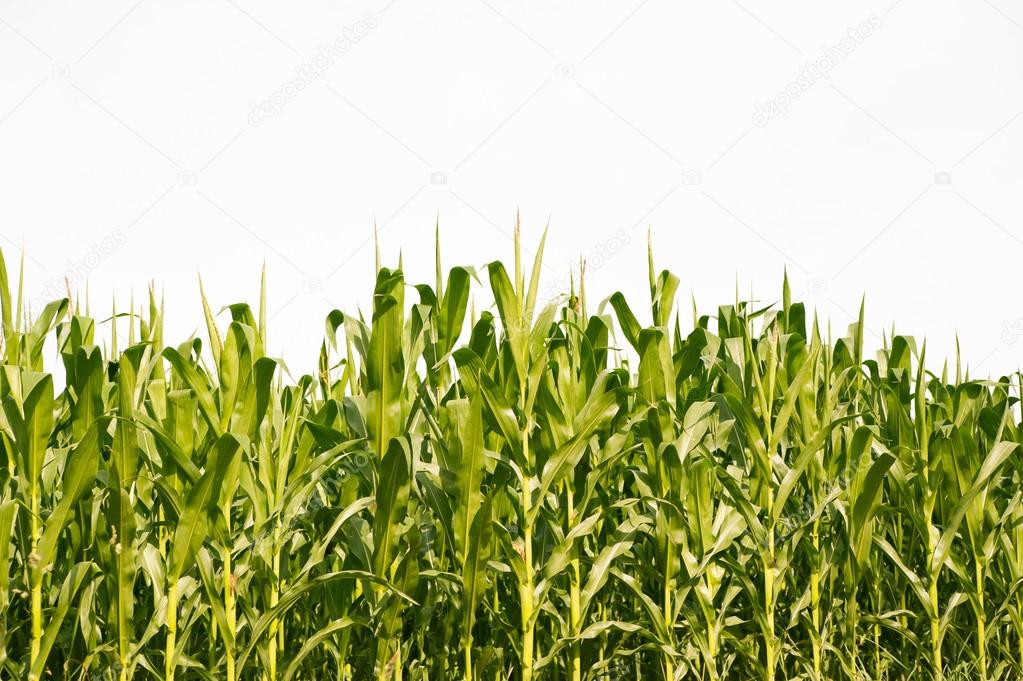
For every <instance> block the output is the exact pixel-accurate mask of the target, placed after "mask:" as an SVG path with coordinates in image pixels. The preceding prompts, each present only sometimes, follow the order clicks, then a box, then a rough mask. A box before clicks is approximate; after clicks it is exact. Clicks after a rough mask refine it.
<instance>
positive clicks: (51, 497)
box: [0, 224, 1023, 681]
mask: <svg viewBox="0 0 1023 681" xmlns="http://www.w3.org/2000/svg"><path fill="white" fill-rule="evenodd" d="M438 231H439V230H438ZM438 236H439V235H438ZM522 241H523V237H522V230H521V228H520V226H519V225H518V224H516V230H515V248H514V253H513V258H512V260H511V263H510V266H509V267H506V266H505V265H504V264H503V263H501V262H500V261H494V262H490V263H487V264H485V265H483V266H481V267H479V268H476V267H472V266H468V265H463V266H455V267H452V268H450V269H448V270H445V269H444V268H443V266H442V260H441V249H440V242H439V238H438V244H437V252H436V256H435V269H436V276H435V278H434V279H433V281H431V282H429V283H419V284H413V283H411V282H408V281H407V280H406V275H405V273H404V272H403V270H402V267H401V262H400V260H399V262H398V263H397V267H384V266H382V264H381V262H380V259H379V256H378V260H377V276H376V281H375V282H373V283H372V285H371V286H367V293H368V294H371V295H372V299H371V301H370V304H369V305H368V307H367V308H366V310H367V311H368V315H367V316H363V315H362V314H361V313H360V312H359V311H358V310H356V311H350V312H345V311H340V310H332V311H330V312H329V314H328V315H327V317H326V324H325V330H324V338H323V342H322V344H321V346H320V352H319V356H318V357H317V358H314V359H315V360H316V363H315V366H316V371H315V372H314V373H313V374H311V375H301V376H297V377H293V376H292V375H291V374H290V373H288V372H287V370H286V368H285V366H284V363H283V362H282V361H281V360H280V359H279V358H275V357H273V356H271V355H270V354H269V350H268V348H270V347H272V346H271V344H270V342H269V335H268V334H270V333H271V332H273V329H269V328H268V322H267V287H268V283H267V278H266V276H265V273H264V275H263V277H262V279H261V280H260V282H259V289H258V305H255V306H252V307H250V306H249V305H247V304H245V303H234V304H229V305H226V306H223V307H219V306H218V305H217V304H214V302H213V301H212V298H211V297H210V296H208V292H207V290H206V289H205V287H204V286H203V285H202V282H200V299H199V300H198V301H196V311H197V315H196V318H197V320H200V321H199V324H197V327H198V328H202V329H203V331H202V333H201V334H198V335H196V336H193V337H190V338H183V339H176V340H175V342H174V343H167V342H166V341H165V331H164V323H163V320H164V303H163V300H162V297H161V296H160V294H159V293H158V292H157V291H156V290H155V289H154V288H151V289H150V290H149V293H148V295H147V297H146V299H145V300H144V301H143V303H142V304H141V305H139V304H137V303H136V301H135V300H134V298H132V299H131V302H130V303H129V304H128V305H127V306H123V305H122V306H120V307H119V306H118V305H117V304H116V303H115V304H114V305H113V307H112V309H111V312H110V314H109V316H106V315H97V316H94V315H93V314H92V309H91V306H90V302H89V300H88V298H87V296H86V298H85V299H84V300H83V299H81V298H76V297H74V296H73V294H72V292H70V291H69V293H68V297H67V298H62V299H60V300H56V301H53V302H50V303H48V304H47V305H45V306H44V307H43V308H42V309H40V310H29V309H27V307H26V305H25V304H24V300H26V299H27V297H28V296H27V292H26V290H25V286H24V283H23V282H24V261H22V263H21V265H20V270H19V272H18V273H16V275H15V276H11V273H10V272H9V271H8V268H7V265H6V261H5V260H4V259H3V256H2V254H0V327H2V328H0V331H2V335H0V340H2V346H0V454H2V457H3V461H2V463H3V465H2V467H0V676H2V677H3V678H12V679H30V680H36V679H38V680H40V681H41V680H42V679H68V680H71V679H75V680H78V679H90V678H104V679H116V680H117V681H129V680H131V679H150V678H151V679H162V680H163V681H171V680H172V679H174V680H177V681H181V680H186V679H226V680H227V681H256V680H258V681H291V680H292V679H305V678H316V679H321V678H330V679H336V680H338V681H346V680H350V681H355V680H361V679H374V680H375V681H395V680H401V681H420V680H424V681H425V680H426V679H441V680H452V681H454V680H460V681H499V680H507V679H515V680H519V681H541V680H546V679H570V680H571V681H584V680H587V681H611V680H615V681H618V680H621V679H664V680H666V681H677V680H681V679H701V680H705V681H719V680H724V679H732V678H754V679H762V680H764V681H777V680H779V679H812V680H814V681H820V680H824V679H850V680H855V681H859V680H860V679H874V680H877V681H881V680H893V679H904V680H907V681H908V680H910V679H934V678H945V679H949V680H951V679H959V678H969V679H979V680H980V681H1001V680H1008V679H1017V678H1021V677H1023V588H1021V585H1023V492H1021V484H1023V464H1021V461H1023V458H1021V452H1020V445H1021V444H1023V428H1021V422H1020V421H1021V417H1020V406H1019V401H1020V390H1021V376H1020V374H1018V373H1016V374H1013V375H1009V376H1002V377H998V378H994V379H978V378H971V377H970V375H969V371H968V370H967V369H966V368H964V367H963V366H962V362H961V360H960V358H959V357H958V355H957V356H956V357H955V358H953V361H954V366H952V367H951V368H950V367H949V365H948V364H947V363H946V365H945V366H944V367H943V368H942V370H941V371H940V372H936V370H935V369H934V367H931V368H930V369H929V368H928V363H927V361H926V354H927V353H926V352H925V350H924V347H925V346H924V344H923V343H921V344H920V346H919V349H918V346H917V343H916V341H915V340H914V339H912V338H909V337H907V336H904V335H899V334H897V333H896V332H895V330H894V329H893V330H891V332H890V333H886V334H885V336H884V338H883V341H882V343H881V347H879V348H877V349H876V352H875V351H871V350H868V348H867V347H866V345H867V344H866V342H865V338H864V331H865V328H866V326H865V308H864V307H862V306H861V309H860V314H859V317H858V318H857V319H856V320H853V323H852V324H851V325H850V326H849V330H848V332H847V333H846V334H845V335H841V336H839V337H837V338H833V337H832V334H831V331H830V327H829V326H828V325H826V324H825V323H824V322H823V321H822V320H819V319H817V318H814V317H811V316H810V311H808V310H807V309H806V308H805V307H804V305H803V304H802V303H801V302H799V301H798V300H793V297H792V292H791V289H790V286H789V282H788V278H787V276H786V277H783V281H782V286H781V295H780V299H779V303H778V304H777V305H766V304H761V303H759V302H757V301H755V300H752V299H750V300H747V299H744V298H743V297H741V296H739V295H738V294H737V295H736V296H735V298H734V300H732V301H731V302H729V303H726V304H724V305H721V306H719V307H717V308H716V309H714V310H713V311H712V312H711V313H700V311H699V310H698V308H697V306H696V304H695V302H694V303H693V306H692V307H693V310H692V313H691V314H690V313H689V312H688V311H684V309H683V306H680V305H679V291H680V289H681V288H682V287H683V279H681V278H680V277H678V276H676V275H675V274H672V273H671V272H670V271H668V270H658V269H656V268H655V263H654V251H653V248H652V246H651V247H650V248H649V249H648V257H647V262H646V263H645V265H646V268H647V270H648V271H647V281H646V283H648V285H649V300H648V301H644V302H643V303H642V304H635V303H636V302H637V301H628V300H626V298H625V296H623V295H622V294H620V293H613V294H612V295H610V296H609V297H608V298H606V299H604V300H603V301H601V302H600V303H599V304H596V305H594V304H593V299H592V297H590V296H589V293H590V292H589V291H588V290H587V281H586V277H585V264H584V263H583V264H581V266H580V267H579V269H578V271H577V273H575V274H574V275H573V277H572V280H571V284H570V287H569V290H567V291H565V292H563V295H560V296H558V297H556V298H554V299H552V300H549V301H541V300H540V299H539V295H538V292H539V290H540V283H541V271H542V267H543V258H544V242H545V238H541V239H540V240H539V242H538V244H537V247H536V249H535V256H534V258H533V262H532V264H531V265H529V266H527V265H526V263H524V258H523V251H524V250H525V249H524V248H523V245H522ZM122 300H123V299H122ZM477 300H481V301H488V302H489V303H490V304H486V305H483V306H479V307H478V306H477V303H476V301H477ZM491 301H492V302H491Z"/></svg>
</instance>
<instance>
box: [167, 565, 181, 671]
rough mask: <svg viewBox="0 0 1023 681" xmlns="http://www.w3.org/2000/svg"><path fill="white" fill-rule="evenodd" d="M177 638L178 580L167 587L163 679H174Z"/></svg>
mask: <svg viewBox="0 0 1023 681" xmlns="http://www.w3.org/2000/svg"><path fill="white" fill-rule="evenodd" d="M177 639H178V581H177V579H175V580H174V583H173V584H171V585H170V586H169V587H168V588H167V647H166V649H165V653H164V664H165V666H164V679H165V681H174V667H175V659H174V648H175V647H176V646H177Z"/></svg>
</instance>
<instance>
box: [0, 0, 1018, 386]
mask: <svg viewBox="0 0 1023 681" xmlns="http://www.w3.org/2000/svg"><path fill="white" fill-rule="evenodd" d="M360 22H361V23H360ZM850 30H852V31H853V33H854V34H855V35H856V37H855V38H850V37H849V35H850V34H849V31H850ZM356 34H359V37H358V40H354V39H352V40H347V41H346V40H344V39H342V40H341V41H338V38H339V37H342V38H343V37H344V36H346V35H347V36H352V35H356ZM328 46H329V47H330V48H331V49H333V50H335V52H334V53H333V54H331V53H330V51H329V50H328ZM324 55H328V56H324ZM808 64H816V65H817V67H816V68H818V69H819V68H827V69H828V75H827V77H824V76H821V75H814V72H813V71H808V70H806V68H805V67H806V65H808ZM303 65H308V66H307V67H306V68H305V70H304V75H302V76H300V75H298V73H299V72H298V71H296V69H297V68H298V69H301V68H303ZM311 69H315V73H314V72H313V71H311ZM297 78H303V79H304V87H303V88H302V89H301V90H299V91H292V90H291V89H290V88H291V86H289V85H286V84H288V83H292V82H294V81H295V80H296V79H297ZM801 79H802V80H801ZM0 82H2V83H3V87H2V88H0V236H2V238H0V247H2V248H3V249H4V250H5V253H6V254H7V257H8V260H9V261H13V260H16V259H17V257H16V253H15V251H16V250H17V248H18V247H19V246H20V245H21V244H22V243H24V245H25V248H26V249H27V252H28V255H29V257H30V260H29V262H28V265H29V272H28V275H29V282H30V285H31V288H32V294H31V295H30V298H35V299H38V298H40V297H42V296H43V295H44V293H45V292H46V291H47V290H48V288H49V287H48V283H49V282H53V281H60V280H62V279H63V278H64V277H65V276H69V277H70V278H71V279H72V283H73V284H74V285H76V286H78V287H81V288H84V281H85V278H86V276H87V278H88V281H89V286H90V290H91V294H92V296H91V297H92V301H93V304H94V306H95V307H100V306H102V308H103V310H104V311H105V310H106V309H107V307H108V305H109V303H108V301H109V300H110V298H111V295H112V293H113V292H114V291H116V292H117V293H118V296H119V299H120V300H122V301H123V302H127V298H128V295H129V292H130V291H132V290H134V291H135V292H136V294H137V297H141V296H142V295H143V294H144V291H145V287H146V285H147V283H148V282H149V281H150V280H151V279H153V280H155V281H156V282H157V283H158V284H162V285H164V286H165V287H166V293H167V313H168V320H167V324H168V334H167V335H168V338H167V340H168V342H171V341H173V342H178V341H179V340H183V339H184V337H186V336H187V335H189V334H190V333H192V332H193V331H194V330H196V329H199V328H201V327H202V315H201V310H200V307H199V301H198V292H197V291H198V289H197V285H196V273H197V272H202V274H203V276H204V278H205V280H206V285H207V290H208V293H209V294H210V297H211V298H212V302H213V303H214V304H215V305H224V304H228V303H231V302H235V301H237V300H239V299H243V298H246V299H249V300H252V301H255V299H256V296H257V294H258V276H259V268H260V265H261V263H262V261H263V260H264V259H265V260H266V262H267V267H268V269H269V281H270V304H271V310H272V321H271V328H270V335H271V339H270V346H271V349H272V350H274V351H276V352H278V353H280V354H281V355H283V356H284V357H285V358H286V359H287V361H288V363H289V365H290V366H291V367H292V369H293V370H303V371H308V370H311V369H313V367H314V366H315V359H316V350H317V348H318V346H319V342H320V339H321V335H322V330H323V318H324V316H325V314H326V313H327V312H328V311H329V310H330V309H331V308H333V307H338V308H341V309H345V310H353V309H355V307H356V306H357V305H362V306H363V308H364V309H365V307H366V306H367V304H368V301H369V298H370V294H371V292H372V283H373V282H372V268H373V248H372V242H371V234H372V225H373V221H374V218H375V219H376V221H377V222H378V224H379V227H380V235H381V240H382V252H383V255H384V258H385V261H388V262H391V263H394V262H396V260H397V256H398V251H399V249H400V250H403V252H404V262H405V266H406V271H407V272H408V274H409V279H410V280H412V281H416V282H418V281H431V282H432V271H433V259H432V257H433V256H432V240H433V226H434V222H435V219H436V217H437V215H438V214H439V216H440V223H441V231H442V241H443V247H444V248H443V250H444V259H445V263H446V265H448V266H450V265H454V264H465V265H481V264H482V263H485V262H487V261H489V260H493V259H498V258H501V259H505V260H510V257H511V240H510V238H509V235H510V234H511V229H512V225H513V220H514V213H515V209H516V207H520V208H521V210H522V215H523V224H524V233H525V236H526V238H527V239H529V240H531V241H533V240H535V239H537V238H538V237H539V234H540V231H541V230H542V228H543V225H544V224H545V223H547V221H548V219H549V220H550V225H551V234H550V238H549V243H548V251H547V267H546V268H545V276H546V277H547V282H548V283H546V284H545V285H544V290H551V287H556V286H557V285H558V283H559V282H564V281H565V278H566V276H567V273H568V271H569V267H570V266H571V265H573V264H574V263H575V262H576V261H577V259H578V257H579V256H580V255H584V256H588V257H590V258H591V259H590V265H589V277H588V291H589V294H590V297H591V299H592V300H594V301H596V300H597V299H599V298H602V297H604V296H606V295H608V294H610V293H611V292H612V291H613V290H615V289H619V288H620V289H622V290H623V291H624V292H625V293H626V295H627V296H628V298H629V299H630V301H631V302H632V303H633V307H634V308H636V309H641V308H642V309H645V287H646V260H645V231H646V228H647V227H648V226H649V227H652V229H653V234H654V241H655V246H656V250H657V261H658V266H659V267H667V268H669V269H671V270H673V271H674V272H676V273H677V274H678V275H679V276H680V277H681V279H682V291H683V296H684V297H683V301H682V302H683V305H687V301H688V292H689V291H690V290H691V291H692V292H693V293H694V294H695V296H696V298H697V301H698V303H699V304H700V307H701V308H702V310H704V311H706V312H708V313H710V312H713V311H714V309H715V307H716V305H717V304H719V303H722V302H729V301H731V300H732V299H733V298H734V292H735V287H736V285H737V283H738V286H739V287H740V290H741V291H743V292H747V291H749V290H751V289H752V291H753V292H754V294H755V295H756V296H757V297H758V298H760V299H761V300H764V301H770V300H776V299H777V298H778V297H779V295H780V281H781V275H782V270H783V267H785V266H787V267H788V271H789V274H790V278H791V280H792V286H793V291H794V294H795V295H797V296H799V297H801V298H804V299H805V300H806V302H807V303H808V305H809V306H810V307H815V308H816V309H818V310H819V311H820V313H821V314H822V315H825V316H828V317H830V318H831V320H832V322H833V328H834V329H835V331H836V333H838V332H841V331H842V330H844V328H845V326H846V324H847V323H849V322H850V321H853V319H854V318H855V313H856V309H857V307H858V304H859V299H860V296H861V295H862V294H866V296H867V313H868V326H869V327H870V330H871V331H872V333H873V334H875V335H868V337H867V338H868V342H872V343H873V344H874V345H876V344H878V343H879V342H880V341H879V335H878V334H880V333H881V330H882V329H886V328H889V327H890V326H891V324H892V322H893V321H896V322H897V324H896V329H897V331H899V332H903V333H908V334H912V335H915V336H917V337H918V338H920V337H923V336H925V335H926V336H927V338H928V347H929V355H930V356H935V355H937V356H941V355H944V354H946V353H948V352H949V351H950V350H951V349H952V348H953V347H954V337H955V334H956V333H957V332H958V334H959V338H960V340H961V343H962V347H963V352H964V355H965V357H966V358H967V359H968V360H969V362H970V363H971V365H973V367H974V371H975V373H979V374H983V375H987V374H988V373H991V374H994V375H997V374H999V373H1001V372H1007V371H1012V370H1014V369H1016V368H1017V366H1019V364H1020V359H1019V358H1020V355H1019V349H1020V348H1021V347H1023V305H1021V303H1020V302H1019V301H1020V291H1021V277H1020V263H1021V262H1023V224H1021V221H1023V201H1020V200H1019V197H1020V196H1021V195H1023V168H1021V165H1020V162H1019V159H1020V158H1021V153H1020V152H1021V151H1023V6H1021V5H1020V3H1019V2H1011V1H1010V0H991V1H990V2H989V1H987V0H980V1H970V2H967V1H965V0H963V1H958V2H955V1H949V0H938V1H935V2H924V1H923V0H897V1H895V2H894V3H892V2H891V0H885V1H883V2H849V3H841V4H840V5H836V4H834V3H814V2H791V3H785V4H784V5H781V4H778V5H775V4H772V5H771V6H768V7H764V6H762V4H760V3H753V2H752V1H751V0H741V1H740V2H735V1H726V2H715V3H674V2H668V1H667V0H644V1H640V2H629V3H607V2H589V3H585V4H584V3H568V2H499V1H498V0H486V1H484V0H448V1H446V2H439V3H421V2H413V1H412V0H393V1H391V0H378V1H376V2H343V3H341V2H303V3H272V2H265V1H262V0H260V1H252V0H204V1H203V2H195V1H179V2H167V1H166V0H130V1H128V2H120V1H110V2H104V3H101V4H95V3H75V2H38V1H37V2H28V1H27V0H26V1H17V2H15V1H12V0H0ZM787 88H788V89H789V90H791V92H792V93H793V95H794V96H792V97H790V98H789V99H790V101H789V102H788V104H787V106H786V107H785V111H784V112H781V111H776V110H774V109H773V108H772V107H769V103H770V102H771V101H772V100H774V99H775V97H776V95H777V94H778V93H780V92H783V91H785V90H786V89H787ZM266 101H273V102H274V106H275V109H274V110H273V111H270V112H268V110H267V109H266V108H265V107H264V108H262V109H261V108H260V107H261V106H262V105H261V103H262V102H266ZM758 104H759V106H760V108H759V109H758V108H757V105H758ZM260 111H262V113H260V114H256V113H253V112H260ZM756 111H761V112H770V113H771V114H779V115H767V114H766V113H762V115H761V116H760V117H759V118H757V120H754V118H755V116H754V114H755V112H756ZM255 123H258V125H256V124H255ZM104 239H106V240H107V241H106V244H107V245H106V246H105V247H104V246H103V241H104ZM619 245H620V246H622V247H620V248H619ZM97 249H98V250H97ZM98 251H103V253H102V254H98ZM612 251H615V252H613V253H612ZM12 264H13V263H12ZM409 297H410V299H411V298H414V295H411V294H410V296H409ZM486 297H487V293H486V291H485V290H484V289H481V290H479V291H478V292H477V299H478V300H479V301H481V304H482V301H484V299H485V298H486ZM101 301H102V302H101ZM94 312H95V310H94ZM932 353H933V354H932ZM935 368H937V367H935Z"/></svg>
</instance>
